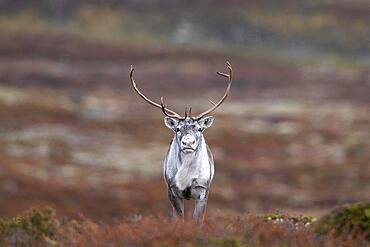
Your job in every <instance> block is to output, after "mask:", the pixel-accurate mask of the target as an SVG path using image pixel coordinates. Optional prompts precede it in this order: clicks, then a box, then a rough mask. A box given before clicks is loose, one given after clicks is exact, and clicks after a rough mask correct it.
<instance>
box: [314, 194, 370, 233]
mask: <svg viewBox="0 0 370 247" xmlns="http://www.w3.org/2000/svg"><path fill="white" fill-rule="evenodd" d="M316 232H317V233H318V234H328V233H334V234H335V235H336V236H337V237H339V236H340V237H348V236H351V237H365V238H366V239H367V240H370V201H369V202H359V203H355V204H349V205H345V206H342V207H340V208H337V209H335V210H334V211H333V212H331V213H330V214H328V215H325V216H323V217H321V218H320V220H319V221H318V222H317V225H316Z"/></svg>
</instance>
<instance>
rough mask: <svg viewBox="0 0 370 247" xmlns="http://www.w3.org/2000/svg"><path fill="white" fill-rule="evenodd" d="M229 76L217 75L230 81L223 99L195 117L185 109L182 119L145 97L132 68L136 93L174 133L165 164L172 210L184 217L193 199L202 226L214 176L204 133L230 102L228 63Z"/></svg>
mask: <svg viewBox="0 0 370 247" xmlns="http://www.w3.org/2000/svg"><path fill="white" fill-rule="evenodd" d="M227 68H228V70H229V74H226V73H222V72H217V74H218V75H220V76H223V77H226V78H228V80H229V83H228V86H227V88H226V91H225V93H224V95H223V96H222V98H221V99H220V100H219V101H218V102H217V103H214V102H213V101H211V100H209V101H210V102H211V103H212V105H213V106H212V107H211V108H210V109H208V110H206V111H204V112H202V113H200V114H199V115H197V116H196V117H193V116H192V115H191V108H189V111H188V109H187V108H185V116H184V117H182V116H180V115H179V114H178V113H176V112H175V111H173V110H171V109H169V108H168V107H167V106H166V105H165V104H164V103H163V97H161V99H160V103H156V102H154V101H153V100H150V99H149V98H148V97H146V96H145V95H144V94H143V93H142V92H141V91H140V90H139V89H138V88H137V86H136V83H135V80H134V78H133V73H134V68H133V66H132V65H131V70H130V80H131V84H132V86H133V88H134V90H135V91H136V93H138V94H139V95H140V97H141V98H143V99H144V100H145V101H146V102H148V103H149V104H151V105H153V106H155V107H157V108H160V109H161V110H162V112H163V114H164V115H165V117H164V123H165V125H166V126H167V127H168V128H169V129H171V130H173V131H174V132H175V134H174V137H173V139H172V141H171V143H170V146H169V149H168V151H167V154H166V157H165V160H164V179H165V182H166V184H167V189H168V198H169V200H170V202H171V204H172V207H173V215H174V216H175V217H181V218H183V217H184V199H186V200H190V199H194V200H195V201H196V202H195V209H194V213H193V219H194V221H195V222H197V223H203V220H204V215H205V211H206V206H207V200H208V192H209V187H210V185H211V182H212V179H213V176H214V170H215V169H214V161H213V156H212V153H211V150H210V149H209V147H208V145H207V144H206V141H205V139H204V136H203V132H204V130H205V129H207V128H209V127H211V125H212V123H213V119H214V118H213V117H212V116H209V114H210V113H211V112H213V111H214V110H216V109H217V108H218V107H219V106H220V105H221V104H222V103H223V102H224V101H225V99H226V98H227V96H228V94H229V91H230V88H231V83H232V68H231V65H230V63H229V62H227Z"/></svg>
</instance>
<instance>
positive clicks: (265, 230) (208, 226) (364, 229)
mask: <svg viewBox="0 0 370 247" xmlns="http://www.w3.org/2000/svg"><path fill="white" fill-rule="evenodd" d="M369 212H370V202H362V203H357V204H351V205H346V206H343V207H341V208H338V209H336V210H334V211H333V212H331V213H330V214H328V215H324V216H322V217H320V218H318V219H316V218H314V217H308V216H289V215H282V214H265V215H258V216H256V215H239V216H230V215H229V216H227V215H226V214H220V215H217V214H213V215H211V216H210V217H208V218H207V219H206V220H205V222H204V224H203V225H202V226H199V225H196V224H194V222H193V221H190V220H189V221H182V220H178V219H177V220H176V219H173V218H169V217H165V216H160V215H156V216H140V215H136V216H135V217H125V218H124V219H122V220H119V221H117V222H116V223H112V224H109V225H107V224H103V223H96V222H94V221H92V220H91V219H88V218H86V217H84V216H80V217H79V218H78V219H74V220H70V219H57V218H55V212H54V210H53V209H52V208H44V209H38V210H37V209H33V210H31V211H27V212H24V213H22V214H20V215H17V216H15V217H14V218H11V219H8V220H1V221H0V237H1V239H0V241H1V242H0V243H1V244H2V245H4V246H106V245H109V246H122V245H123V246H210V247H211V246H220V247H229V246H233V247H234V246H235V247H237V246H246V247H247V246H251V247H257V246H272V247H274V246H287V247H289V246H297V247H298V246H302V247H311V246H312V247H314V246H315V247H316V246H325V247H331V246H332V247H334V246H353V247H361V246H364V247H366V246H369V244H370V227H369V224H370V214H369Z"/></svg>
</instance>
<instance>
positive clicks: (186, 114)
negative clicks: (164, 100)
mask: <svg viewBox="0 0 370 247" xmlns="http://www.w3.org/2000/svg"><path fill="white" fill-rule="evenodd" d="M187 117H188V108H187V107H185V117H184V118H187Z"/></svg>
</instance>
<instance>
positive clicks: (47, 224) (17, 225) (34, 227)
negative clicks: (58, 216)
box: [0, 207, 57, 245]
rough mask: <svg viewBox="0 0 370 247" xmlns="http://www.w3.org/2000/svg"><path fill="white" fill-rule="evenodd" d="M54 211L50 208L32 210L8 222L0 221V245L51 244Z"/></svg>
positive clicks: (53, 232)
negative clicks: (39, 242)
mask: <svg viewBox="0 0 370 247" xmlns="http://www.w3.org/2000/svg"><path fill="white" fill-rule="evenodd" d="M54 216H55V211H54V209H52V208H50V207H46V208H44V209H41V210H37V209H32V210H29V211H26V212H24V213H22V214H20V215H17V216H15V217H13V218H12V219H9V220H3V219H0V244H4V243H7V244H9V245H12V244H13V243H17V244H20V243H30V242H37V241H41V240H46V241H48V242H52V239H53V237H54V235H55V232H56V224H57V222H56V220H55V218H54Z"/></svg>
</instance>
